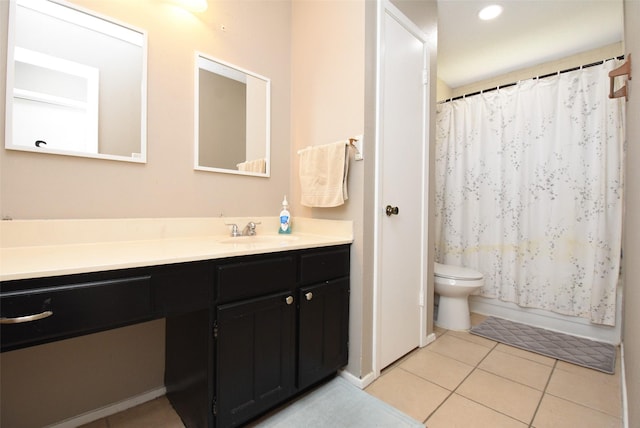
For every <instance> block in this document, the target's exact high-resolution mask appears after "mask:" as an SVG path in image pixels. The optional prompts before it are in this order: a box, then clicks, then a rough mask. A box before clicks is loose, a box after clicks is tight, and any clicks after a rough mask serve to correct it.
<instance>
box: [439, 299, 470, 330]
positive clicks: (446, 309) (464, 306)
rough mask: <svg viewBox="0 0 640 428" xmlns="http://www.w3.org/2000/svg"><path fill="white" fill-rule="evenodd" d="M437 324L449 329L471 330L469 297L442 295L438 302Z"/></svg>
mask: <svg viewBox="0 0 640 428" xmlns="http://www.w3.org/2000/svg"><path fill="white" fill-rule="evenodd" d="M435 324H436V326H438V327H440V328H445V329H447V330H469V329H470V328H471V316H470V315H469V299H468V297H466V296H465V297H446V296H443V295H440V303H439V304H438V319H436V322H435Z"/></svg>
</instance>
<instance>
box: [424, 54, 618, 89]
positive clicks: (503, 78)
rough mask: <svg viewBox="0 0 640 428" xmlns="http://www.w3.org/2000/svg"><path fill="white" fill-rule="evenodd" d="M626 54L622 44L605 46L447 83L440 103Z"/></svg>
mask: <svg viewBox="0 0 640 428" xmlns="http://www.w3.org/2000/svg"><path fill="white" fill-rule="evenodd" d="M623 53H624V49H623V47H622V42H620V43H614V44H611V45H607V46H603V47H601V48H598V49H592V50H589V51H586V52H582V53H580V54H576V55H571V56H568V57H566V58H563V59H560V60H557V61H550V62H545V63H543V64H539V65H536V66H533V67H527V68H523V69H520V70H516V71H513V72H511V73H506V74H502V75H500V76H496V77H492V78H490V79H485V80H480V81H478V82H474V83H470V84H468V85H464V86H459V87H457V88H449V87H448V86H447V85H446V83H444V82H442V83H441V85H439V86H438V94H437V98H438V101H442V100H445V99H449V98H453V97H458V96H461V95H466V94H472V93H474V92H478V91H481V90H484V89H490V88H495V87H496V86H500V85H506V84H509V83H513V82H517V81H518V80H526V79H530V78H532V77H536V76H544V75H545V74H549V73H555V72H556V71H560V70H566V69H569V68H572V67H579V66H581V65H585V64H591V63H592V62H596V61H602V60H603V59H608V58H613V57H617V56H620V55H622V54H623Z"/></svg>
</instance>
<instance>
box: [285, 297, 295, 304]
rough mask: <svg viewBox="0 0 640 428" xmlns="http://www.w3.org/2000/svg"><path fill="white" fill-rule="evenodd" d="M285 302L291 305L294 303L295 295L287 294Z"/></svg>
mask: <svg viewBox="0 0 640 428" xmlns="http://www.w3.org/2000/svg"><path fill="white" fill-rule="evenodd" d="M284 301H285V302H287V305H290V304H292V303H293V297H292V296H287V298H286V299H284Z"/></svg>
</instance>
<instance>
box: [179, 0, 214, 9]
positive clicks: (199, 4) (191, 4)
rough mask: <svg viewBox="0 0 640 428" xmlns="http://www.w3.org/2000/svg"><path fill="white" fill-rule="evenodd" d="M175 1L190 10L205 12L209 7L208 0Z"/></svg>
mask: <svg viewBox="0 0 640 428" xmlns="http://www.w3.org/2000/svg"><path fill="white" fill-rule="evenodd" d="M174 2H175V3H176V4H177V5H178V6H180V7H182V8H183V9H186V10H188V11H190V12H204V11H205V10H207V7H209V4H208V3H207V0H174Z"/></svg>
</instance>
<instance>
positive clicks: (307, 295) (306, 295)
mask: <svg viewBox="0 0 640 428" xmlns="http://www.w3.org/2000/svg"><path fill="white" fill-rule="evenodd" d="M304 297H306V298H307V300H311V299H313V293H312V292H311V291H309V292H308V293H306V294H305V295H304Z"/></svg>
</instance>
